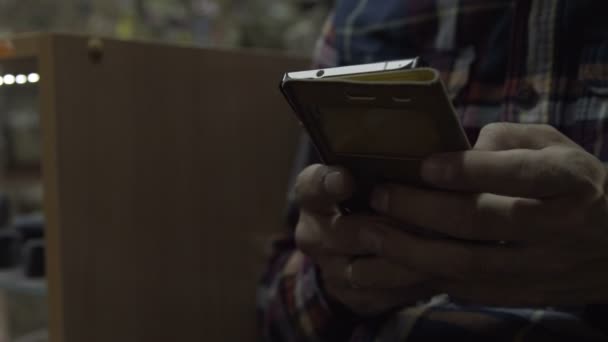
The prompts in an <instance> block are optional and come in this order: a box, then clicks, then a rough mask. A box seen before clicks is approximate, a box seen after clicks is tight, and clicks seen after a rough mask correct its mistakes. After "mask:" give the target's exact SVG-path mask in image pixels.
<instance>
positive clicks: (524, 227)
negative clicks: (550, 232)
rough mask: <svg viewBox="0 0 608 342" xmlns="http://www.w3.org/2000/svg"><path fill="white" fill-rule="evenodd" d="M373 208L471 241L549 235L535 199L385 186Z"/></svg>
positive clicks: (375, 196)
mask: <svg viewBox="0 0 608 342" xmlns="http://www.w3.org/2000/svg"><path fill="white" fill-rule="evenodd" d="M371 206H372V208H374V209H375V210H376V211H377V212H378V213H380V214H383V215H386V216H389V217H392V218H394V219H396V220H398V221H400V222H404V223H406V224H410V225H414V226H419V227H425V228H428V229H430V230H433V231H436V232H441V233H444V234H447V235H449V236H451V237H455V238H461V239H467V240H478V241H503V240H504V241H523V240H528V241H530V240H533V239H538V238H541V237H543V236H545V235H546V234H547V229H545V228H544V227H545V226H544V225H543V216H542V215H541V214H542V213H544V212H545V211H546V210H545V209H544V207H543V203H542V202H541V201H539V200H534V199H524V198H516V197H506V196H500V195H494V194H489V193H483V194H475V193H457V192H445V191H436V190H426V189H421V188H414V187H408V186H400V185H384V186H381V187H378V188H376V189H375V190H374V191H373V193H372V198H371Z"/></svg>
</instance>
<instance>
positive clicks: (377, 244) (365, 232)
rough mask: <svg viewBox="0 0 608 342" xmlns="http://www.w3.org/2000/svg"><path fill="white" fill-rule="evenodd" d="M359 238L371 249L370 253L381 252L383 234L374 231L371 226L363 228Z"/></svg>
mask: <svg viewBox="0 0 608 342" xmlns="http://www.w3.org/2000/svg"><path fill="white" fill-rule="evenodd" d="M359 240H360V242H361V244H362V245H363V246H365V248H368V249H369V252H370V253H374V254H380V253H381V252H382V244H383V243H382V235H381V234H380V233H379V232H374V231H372V230H371V229H369V228H366V229H361V230H360V231H359Z"/></svg>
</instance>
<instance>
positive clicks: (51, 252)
mask: <svg viewBox="0 0 608 342" xmlns="http://www.w3.org/2000/svg"><path fill="white" fill-rule="evenodd" d="M37 40H38V44H37V45H38V69H39V73H40V75H41V80H40V89H39V92H40V116H41V127H42V129H41V132H42V182H43V186H44V199H43V205H44V215H45V220H46V236H45V239H46V274H47V284H48V285H47V286H48V292H47V293H48V299H47V300H48V308H49V315H48V317H49V338H50V341H51V342H62V341H64V340H65V338H64V337H65V331H64V310H63V284H62V267H61V262H62V258H61V218H60V202H59V199H60V196H59V175H58V158H59V155H58V153H59V151H58V149H57V145H58V138H59V132H57V130H58V127H57V112H56V108H57V107H56V104H55V89H56V88H55V87H56V84H55V74H54V73H55V63H56V61H55V57H54V46H53V45H54V41H55V40H54V37H53V36H52V35H42V36H39V37H38V39H37Z"/></svg>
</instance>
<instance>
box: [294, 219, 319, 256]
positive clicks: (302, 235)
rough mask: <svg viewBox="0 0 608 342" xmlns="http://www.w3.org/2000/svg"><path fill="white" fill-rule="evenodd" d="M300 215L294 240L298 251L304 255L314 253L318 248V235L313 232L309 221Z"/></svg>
mask: <svg viewBox="0 0 608 342" xmlns="http://www.w3.org/2000/svg"><path fill="white" fill-rule="evenodd" d="M304 216H306V214H302V215H301V217H300V220H299V221H298V224H297V225H296V229H295V233H294V239H295V243H296V246H297V247H298V249H299V250H301V251H302V252H304V253H306V254H312V253H314V252H315V251H316V250H317V249H318V247H319V242H320V241H319V237H318V234H316V233H315V232H314V229H312V227H311V225H310V221H309V220H308V219H306V218H305V217H304Z"/></svg>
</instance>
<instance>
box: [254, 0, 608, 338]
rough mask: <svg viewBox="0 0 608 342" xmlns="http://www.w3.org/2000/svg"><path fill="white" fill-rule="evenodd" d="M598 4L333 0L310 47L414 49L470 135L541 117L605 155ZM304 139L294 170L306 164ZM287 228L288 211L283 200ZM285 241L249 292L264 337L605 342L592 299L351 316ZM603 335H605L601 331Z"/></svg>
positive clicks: (354, 60)
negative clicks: (579, 304)
mask: <svg viewBox="0 0 608 342" xmlns="http://www.w3.org/2000/svg"><path fill="white" fill-rule="evenodd" d="M606 13H608V1H604V0H596V1H593V0H521V1H508V0H460V1H457V0H434V1H430V0H429V1H416V0H382V1H374V2H372V1H369V0H341V1H338V3H337V5H336V8H335V12H334V14H333V15H332V16H331V18H330V20H329V21H328V24H327V25H326V27H325V29H324V35H323V36H322V38H321V40H320V42H319V45H318V47H317V53H316V55H317V59H316V61H317V64H318V65H319V66H321V67H330V66H336V65H346V64H359V63H367V62H374V61H384V60H391V59H400V58H407V57H412V56H416V55H417V56H421V57H422V58H423V59H424V60H425V62H426V63H428V64H429V65H431V66H432V67H434V68H436V69H438V70H439V71H440V72H441V75H442V79H443V81H444V83H445V85H446V87H447V88H448V91H449V93H450V95H451V97H452V99H453V102H454V104H455V106H456V109H457V112H458V114H459V116H460V120H461V122H462V124H463V126H464V127H465V130H466V132H467V134H468V136H469V138H470V140H471V142H473V143H474V142H475V140H476V138H477V135H478V133H479V131H480V130H481V128H482V127H483V126H484V125H486V124H488V123H490V122H495V121H510V122H519V123H547V124H551V125H553V126H555V127H556V128H558V129H559V130H560V131H561V132H562V133H564V134H565V135H566V136H568V137H569V138H571V139H572V140H574V141H576V142H577V143H578V144H580V145H581V146H582V147H584V148H585V149H586V150H587V151H589V152H591V153H593V154H595V155H596V156H598V157H599V158H600V159H601V160H603V161H608V144H606V143H604V138H608V135H607V134H608V126H607V123H608V121H607V117H608V20H605V19H604V16H605V14H606ZM313 158H314V156H313V155H312V153H311V149H310V148H309V147H306V146H304V147H303V149H302V151H301V153H300V157H299V160H298V162H297V163H296V164H297V170H296V171H299V170H300V169H301V168H303V167H304V166H305V165H306V164H308V163H310V162H311V161H312V160H313ZM291 212H292V215H291V216H290V217H291V219H290V224H291V225H293V224H294V223H295V220H296V219H297V217H296V215H297V208H295V207H293V205H292V210H291ZM318 284H319V283H318V282H317V278H316V270H315V267H314V265H313V264H312V262H311V261H310V259H308V258H307V257H306V256H304V255H303V254H301V253H300V252H297V250H296V247H295V244H294V241H293V238H292V237H290V238H287V239H285V240H281V241H278V242H276V243H275V253H274V255H273V257H272V259H271V261H270V264H269V267H268V270H267V272H266V274H265V275H264V277H263V279H262V282H261V285H260V288H259V293H258V303H259V314H260V323H261V328H262V330H263V333H264V336H265V338H266V340H269V341H394V340H401V341H405V340H407V341H428V340H435V339H439V338H450V339H454V340H468V341H470V340H478V339H479V340H493V341H498V340H499V341H503V340H505V341H538V340H542V341H545V340H550V341H556V340H576V341H583V340H593V341H595V340H608V335H604V334H603V333H602V332H600V331H599V330H597V329H605V328H606V327H607V326H608V318H607V317H608V311H606V310H605V309H604V308H603V307H601V306H598V307H592V308H589V307H587V308H580V309H576V310H568V311H567V312H564V311H558V310H552V309H509V308H490V307H470V306H469V307H467V306H461V305H458V304H455V303H452V302H450V300H449V298H448V297H447V296H438V297H435V298H434V299H433V300H431V301H430V302H428V303H424V304H420V305H418V306H413V307H408V308H404V309H402V310H401V311H399V312H397V313H393V314H389V315H385V316H382V317H376V318H368V319H362V318H360V317H356V316H354V315H352V314H350V313H349V312H348V311H346V310H344V309H343V308H341V307H340V305H337V304H335V303H329V302H328V299H327V298H326V297H325V296H324V295H323V291H322V290H321V289H320V288H319V285H318ZM604 333H605V331H604Z"/></svg>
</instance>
